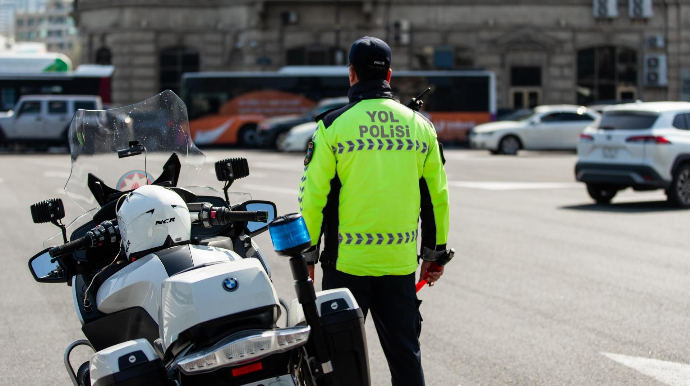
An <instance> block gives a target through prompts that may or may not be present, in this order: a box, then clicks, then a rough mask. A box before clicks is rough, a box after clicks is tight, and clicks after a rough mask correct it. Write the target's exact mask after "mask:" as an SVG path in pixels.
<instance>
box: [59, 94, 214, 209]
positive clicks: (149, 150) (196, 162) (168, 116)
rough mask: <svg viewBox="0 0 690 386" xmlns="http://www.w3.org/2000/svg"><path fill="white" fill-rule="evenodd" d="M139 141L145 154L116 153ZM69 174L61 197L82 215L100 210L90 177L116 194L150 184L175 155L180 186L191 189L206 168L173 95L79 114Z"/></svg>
mask: <svg viewBox="0 0 690 386" xmlns="http://www.w3.org/2000/svg"><path fill="white" fill-rule="evenodd" d="M134 141H138V143H139V144H141V145H143V146H144V148H145V151H144V152H143V154H140V155H135V156H130V157H125V158H119V157H118V150H122V149H127V148H129V147H130V145H133V144H134ZM69 143H70V155H71V159H72V171H71V173H70V176H69V179H68V180H67V183H66V185H65V192H66V193H67V195H68V196H69V197H70V198H71V199H72V200H74V202H76V203H77V205H79V206H80V207H81V208H82V209H83V210H84V211H85V212H88V211H90V210H91V209H93V208H96V207H98V206H99V205H98V202H97V201H96V199H95V198H94V197H93V194H92V193H91V190H90V189H89V186H88V185H87V181H88V175H89V174H92V175H93V176H95V177H97V178H99V179H100V180H102V181H103V183H104V184H105V185H106V186H108V187H111V188H113V189H115V190H118V191H128V190H132V189H136V188H137V187H139V186H141V185H146V184H150V183H152V182H153V181H155V179H156V178H157V177H158V176H159V175H160V174H161V173H162V170H163V165H165V163H166V162H167V161H168V159H169V158H170V157H171V156H172V155H173V154H176V155H177V157H178V158H179V160H180V164H181V170H180V175H179V179H178V185H180V186H186V185H191V184H192V183H193V181H194V178H195V177H196V175H197V173H198V172H199V170H200V169H201V166H202V165H203V162H204V158H205V156H204V154H203V153H202V152H201V151H199V149H197V147H196V145H194V142H192V140H191V137H190V135H189V122H188V121H187V108H186V106H185V104H184V103H183V102H182V100H180V98H178V97H177V95H175V93H173V92H172V91H169V90H168V91H164V92H162V93H160V94H158V95H156V96H154V97H152V98H149V99H147V100H145V101H143V102H139V103H137V104H134V105H130V106H125V107H121V108H118V109H113V110H78V111H77V112H76V113H75V114H74V118H72V123H71V125H70V128H69Z"/></svg>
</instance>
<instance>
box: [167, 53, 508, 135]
mask: <svg viewBox="0 0 690 386" xmlns="http://www.w3.org/2000/svg"><path fill="white" fill-rule="evenodd" d="M347 73H348V69H347V67H345V66H288V67H283V68H282V69H281V70H279V71H277V72H198V73H185V74H183V76H182V92H181V94H182V99H183V100H184V102H185V103H186V104H187V110H188V114H189V125H190V130H191V132H192V138H193V140H194V142H195V143H196V144H197V145H202V146H203V145H234V144H239V145H252V144H251V143H248V140H247V138H252V136H247V135H244V134H246V133H247V132H252V133H253V132H254V131H255V130H256V128H257V127H258V126H259V125H260V123H261V121H263V120H265V119H267V118H272V117H276V116H281V115H292V114H304V113H305V112H307V111H309V110H310V109H312V108H313V107H314V106H315V105H316V104H317V103H318V102H319V101H320V100H322V99H324V98H335V97H342V96H346V95H347V92H348V90H349V88H350V83H349V81H348V77H347ZM391 87H392V88H393V93H394V95H395V96H396V98H398V99H399V100H400V101H401V102H402V103H407V102H408V101H409V100H410V99H411V98H413V97H416V96H417V95H419V94H420V93H421V92H422V91H424V90H425V89H426V88H427V87H431V92H430V93H428V94H427V95H426V96H425V97H424V107H423V109H422V113H423V114H425V115H426V116H427V117H428V118H429V119H430V120H431V121H432V122H433V123H434V126H436V131H437V133H438V138H439V140H440V141H442V142H446V143H448V142H466V141H467V140H468V138H467V133H468V132H469V130H470V129H472V128H473V127H474V126H475V125H478V124H481V123H486V122H489V121H492V120H495V119H496V93H495V89H496V86H495V76H494V74H493V73H492V72H490V71H393V76H392V79H391Z"/></svg>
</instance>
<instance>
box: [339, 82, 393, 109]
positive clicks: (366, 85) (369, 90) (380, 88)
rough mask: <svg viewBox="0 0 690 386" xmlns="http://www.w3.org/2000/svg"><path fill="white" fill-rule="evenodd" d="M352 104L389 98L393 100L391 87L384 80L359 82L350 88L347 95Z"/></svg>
mask: <svg viewBox="0 0 690 386" xmlns="http://www.w3.org/2000/svg"><path fill="white" fill-rule="evenodd" d="M347 96H348V98H350V103H352V102H359V101H361V100H364V99H375V98H388V99H393V90H391V85H390V84H389V83H388V82H387V81H385V80H383V79H372V80H367V81H364V82H357V83H356V84H355V85H354V86H352V87H350V91H349V92H348V93H347Z"/></svg>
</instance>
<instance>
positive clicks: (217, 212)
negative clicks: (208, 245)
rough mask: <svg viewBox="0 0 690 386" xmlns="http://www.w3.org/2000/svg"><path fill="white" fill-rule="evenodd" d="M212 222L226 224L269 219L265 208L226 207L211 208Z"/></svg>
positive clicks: (213, 223)
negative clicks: (253, 209)
mask: <svg viewBox="0 0 690 386" xmlns="http://www.w3.org/2000/svg"><path fill="white" fill-rule="evenodd" d="M210 217H211V224H212V225H225V224H228V223H231V222H233V221H261V222H266V221H267V220H268V212H267V211H265V210H257V211H239V210H238V211H233V210H230V209H229V208H225V207H214V208H211V216H210Z"/></svg>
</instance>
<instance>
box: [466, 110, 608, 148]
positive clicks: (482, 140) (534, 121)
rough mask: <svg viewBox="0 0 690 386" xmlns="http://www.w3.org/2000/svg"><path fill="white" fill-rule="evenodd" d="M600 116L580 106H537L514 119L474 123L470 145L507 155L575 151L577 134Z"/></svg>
mask: <svg viewBox="0 0 690 386" xmlns="http://www.w3.org/2000/svg"><path fill="white" fill-rule="evenodd" d="M600 116H601V115H600V114H599V113H597V112H596V111H594V110H591V109H588V108H586V107H584V106H574V105H560V106H538V107H536V108H535V109H534V111H533V112H532V114H529V115H523V116H522V117H521V118H518V119H517V120H515V121H500V122H491V123H485V124H482V125H477V126H475V127H474V129H473V130H472V136H471V138H470V147H472V148H475V149H487V150H489V151H490V152H491V153H492V154H507V155H515V154H517V152H518V151H519V150H556V149H570V150H575V149H576V148H577V141H578V135H579V134H580V133H581V132H582V130H584V129H585V127H587V126H588V125H590V124H592V123H594V122H595V120H597V119H599V117H600Z"/></svg>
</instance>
